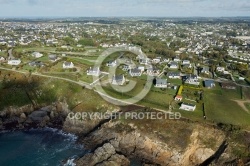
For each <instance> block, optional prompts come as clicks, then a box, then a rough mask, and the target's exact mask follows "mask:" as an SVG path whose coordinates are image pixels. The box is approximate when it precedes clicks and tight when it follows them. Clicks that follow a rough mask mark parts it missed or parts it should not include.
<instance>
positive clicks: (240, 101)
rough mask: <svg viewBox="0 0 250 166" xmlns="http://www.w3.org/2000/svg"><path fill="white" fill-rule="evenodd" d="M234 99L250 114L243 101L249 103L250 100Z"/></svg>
mask: <svg viewBox="0 0 250 166" xmlns="http://www.w3.org/2000/svg"><path fill="white" fill-rule="evenodd" d="M233 101H235V102H236V103H237V104H238V105H239V106H240V107H241V108H242V109H243V110H245V111H246V112H247V113H249V114H250V110H248V108H247V107H246V105H245V103H250V100H233Z"/></svg>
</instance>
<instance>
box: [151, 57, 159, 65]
mask: <svg viewBox="0 0 250 166" xmlns="http://www.w3.org/2000/svg"><path fill="white" fill-rule="evenodd" d="M152 62H153V63H155V64H156V63H160V62H161V57H157V58H154V59H153V60H152Z"/></svg>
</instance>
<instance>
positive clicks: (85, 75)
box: [79, 73, 93, 83]
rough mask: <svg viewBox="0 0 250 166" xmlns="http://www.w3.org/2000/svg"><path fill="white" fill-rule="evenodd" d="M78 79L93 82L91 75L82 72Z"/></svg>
mask: <svg viewBox="0 0 250 166" xmlns="http://www.w3.org/2000/svg"><path fill="white" fill-rule="evenodd" d="M79 80H80V81H83V82H87V83H92V82H93V76H88V75H87V74H86V73H84V74H82V75H81V76H80V77H79Z"/></svg>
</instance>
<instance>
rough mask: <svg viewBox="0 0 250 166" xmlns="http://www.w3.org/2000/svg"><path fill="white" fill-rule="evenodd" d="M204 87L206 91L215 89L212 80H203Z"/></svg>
mask: <svg viewBox="0 0 250 166" xmlns="http://www.w3.org/2000/svg"><path fill="white" fill-rule="evenodd" d="M204 86H205V87H206V88H208V89H210V88H213V87H215V83H214V81H213V80H205V81H204Z"/></svg>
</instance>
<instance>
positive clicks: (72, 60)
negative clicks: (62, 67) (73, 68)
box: [68, 57, 95, 66]
mask: <svg viewBox="0 0 250 166" xmlns="http://www.w3.org/2000/svg"><path fill="white" fill-rule="evenodd" d="M68 61H71V62H73V63H81V64H84V65H88V66H93V65H94V64H95V63H94V62H92V61H88V60H85V59H82V58H72V57H70V58H68Z"/></svg>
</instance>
